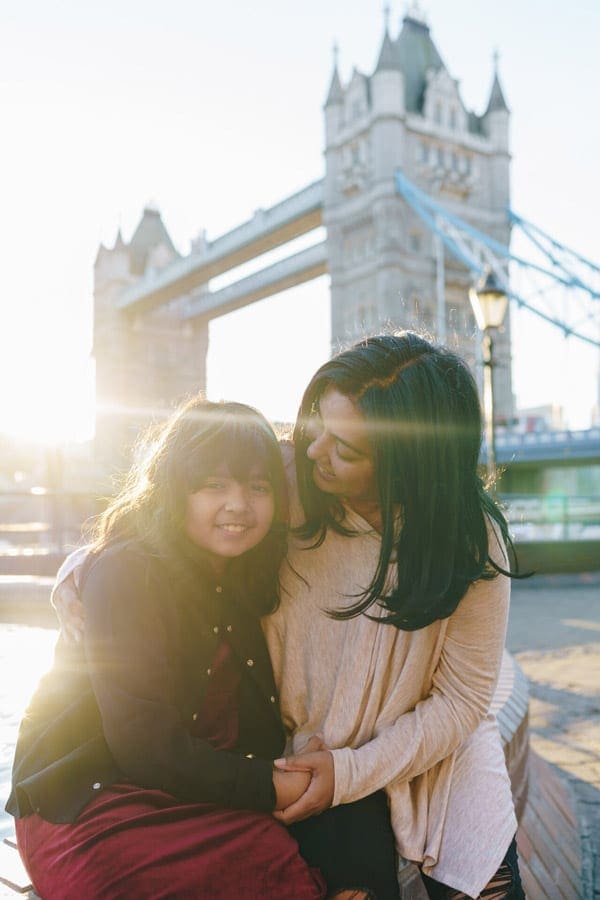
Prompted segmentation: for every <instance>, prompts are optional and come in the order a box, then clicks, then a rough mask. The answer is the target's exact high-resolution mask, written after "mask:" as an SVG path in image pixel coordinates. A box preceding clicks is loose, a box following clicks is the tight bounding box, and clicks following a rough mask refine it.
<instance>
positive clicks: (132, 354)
mask: <svg viewBox="0 0 600 900" xmlns="http://www.w3.org/2000/svg"><path fill="white" fill-rule="evenodd" d="M178 258H179V254H178V253H177V251H176V249H175V247H174V246H173V243H172V241H171V238H170V236H169V234H168V232H167V229H166V228H165V226H164V223H163V221H162V218H161V216H160V213H159V212H158V211H157V210H156V209H152V208H149V207H148V208H146V209H145V210H144V212H143V215H142V218H141V220H140V222H139V224H138V226H137V228H136V230H135V232H134V234H133V236H132V238H131V240H130V242H129V243H128V244H127V243H125V241H123V238H122V236H121V232H120V231H119V233H118V235H117V239H116V242H115V245H114V247H112V248H107V247H104V246H103V245H102V244H101V245H100V248H99V250H98V254H97V256H96V262H95V265H94V346H93V355H94V358H95V360H96V441H95V447H96V455H97V458H98V462H99V463H100V467H101V468H103V467H104V466H103V464H104V463H106V464H107V466H108V467H111V466H113V465H114V464H115V462H118V459H119V457H120V458H122V459H123V460H124V461H125V460H126V459H128V457H127V453H128V450H129V448H130V446H131V444H132V442H133V441H134V440H135V438H136V436H137V434H138V432H139V429H140V427H145V426H146V425H147V424H148V423H149V422H150V421H151V420H152V419H155V418H160V416H161V415H162V414H163V413H164V412H165V411H170V410H171V409H172V407H173V403H174V401H176V400H178V399H180V398H181V397H183V396H185V395H186V394H189V393H191V392H192V391H195V390H204V389H205V387H206V375H205V364H204V361H205V358H206V351H207V348H208V323H207V321H206V320H194V321H192V322H190V321H187V320H186V319H185V318H184V317H183V315H182V312H183V309H184V307H185V303H186V302H187V299H186V298H179V299H174V300H172V301H171V302H170V303H167V304H163V305H161V306H157V307H153V308H151V309H144V308H143V307H137V308H136V309H135V310H129V309H127V308H122V306H121V304H120V298H121V296H122V294H123V292H124V291H125V289H126V288H127V287H128V286H130V285H132V284H134V283H135V282H136V281H139V279H141V278H142V277H143V276H144V275H146V276H148V275H149V274H151V273H152V272H153V271H156V272H158V271H160V270H161V269H163V268H165V267H166V266H168V265H169V263H172V262H174V261H175V260H177V259H178ZM117 448H118V450H117Z"/></svg>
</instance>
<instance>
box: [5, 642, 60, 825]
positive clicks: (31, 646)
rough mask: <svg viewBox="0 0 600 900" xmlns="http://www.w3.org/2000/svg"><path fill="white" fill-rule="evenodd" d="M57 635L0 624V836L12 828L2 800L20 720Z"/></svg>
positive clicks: (6, 791) (44, 667)
mask: <svg viewBox="0 0 600 900" xmlns="http://www.w3.org/2000/svg"><path fill="white" fill-rule="evenodd" d="M56 637H57V631H56V630H55V629H52V628H33V627H29V626H26V625H6V624H0V839H1V838H3V837H5V836H6V835H8V834H12V832H13V831H14V824H13V818H12V816H9V815H8V814H7V813H5V812H4V804H5V803H6V799H7V797H8V794H9V792H10V770H11V766H12V758H13V752H14V747H15V742H16V739H17V731H18V728H19V722H20V720H21V716H22V715H23V711H24V709H25V707H26V706H27V703H28V700H29V698H30V697H31V695H32V694H33V691H34V689H35V686H36V685H37V683H38V681H39V679H40V678H41V676H42V675H43V674H44V672H46V671H47V670H48V669H49V668H50V666H51V665H52V657H53V651H54V644H55V643H56Z"/></svg>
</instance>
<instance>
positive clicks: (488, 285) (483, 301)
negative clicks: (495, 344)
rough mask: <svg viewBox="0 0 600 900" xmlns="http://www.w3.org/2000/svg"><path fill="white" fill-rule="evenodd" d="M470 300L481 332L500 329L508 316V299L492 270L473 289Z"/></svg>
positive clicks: (470, 292)
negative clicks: (488, 329)
mask: <svg viewBox="0 0 600 900" xmlns="http://www.w3.org/2000/svg"><path fill="white" fill-rule="evenodd" d="M469 299H470V301H471V306H472V307H473V313H474V314H475V319H476V321H477V326H478V327H479V328H480V329H481V331H485V330H486V329H487V328H500V326H501V325H502V323H503V322H504V317H505V315H506V308H507V306H508V297H507V295H506V292H505V291H504V290H503V289H502V287H501V285H500V284H499V282H498V280H497V278H496V276H495V275H494V273H493V272H492V271H491V270H489V269H488V270H487V272H485V273H484V275H483V277H482V278H481V280H480V281H478V282H477V285H476V287H474V288H471V290H470V291H469Z"/></svg>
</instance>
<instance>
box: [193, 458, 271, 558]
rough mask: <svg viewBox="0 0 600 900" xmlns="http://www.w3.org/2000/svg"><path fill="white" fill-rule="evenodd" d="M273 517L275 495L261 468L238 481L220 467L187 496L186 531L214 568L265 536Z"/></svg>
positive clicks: (244, 551)
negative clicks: (207, 556) (205, 552)
mask: <svg viewBox="0 0 600 900" xmlns="http://www.w3.org/2000/svg"><path fill="white" fill-rule="evenodd" d="M274 516H275V498H274V496H273V488H272V486H271V484H270V482H269V481H268V480H267V479H266V478H265V473H264V472H263V471H262V469H261V468H260V467H256V468H255V469H253V470H252V471H251V472H250V475H249V477H248V480H247V481H237V480H236V479H235V478H232V476H231V475H230V473H229V470H228V468H227V466H219V467H218V468H217V469H216V471H215V472H214V473H213V474H212V475H210V476H209V477H207V478H205V479H204V482H203V484H202V486H201V487H200V488H199V490H197V491H195V492H194V493H193V494H190V495H189V496H188V500H187V510H186V519H185V530H186V534H187V536H188V537H189V539H190V540H191V541H193V543H194V544H196V546H197V547H201V548H202V549H203V550H206V551H207V552H208V553H209V554H210V556H211V558H212V560H213V562H214V563H215V565H216V567H217V568H219V567H221V566H222V564H223V561H224V560H226V559H232V558H233V557H236V556H240V555H241V554H242V553H246V552H247V551H248V550H251V549H252V548H253V547H256V545H257V544H259V543H260V542H261V541H262V539H263V538H264V537H266V536H267V534H268V532H269V529H270V528H271V525H272V523H273V518H274Z"/></svg>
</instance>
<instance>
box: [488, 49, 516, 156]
mask: <svg viewBox="0 0 600 900" xmlns="http://www.w3.org/2000/svg"><path fill="white" fill-rule="evenodd" d="M483 121H484V128H485V131H486V134H487V135H488V137H489V139H490V141H491V142H492V144H493V145H494V147H495V148H497V149H498V150H504V151H505V152H506V153H508V141H509V121H510V110H509V108H508V106H507V103H506V100H505V99H504V92H503V90H502V85H501V84H500V78H499V76H498V54H497V53H494V77H493V79H492V87H491V90H490V97H489V100H488V105H487V109H486V111H485V113H484V114H483Z"/></svg>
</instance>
